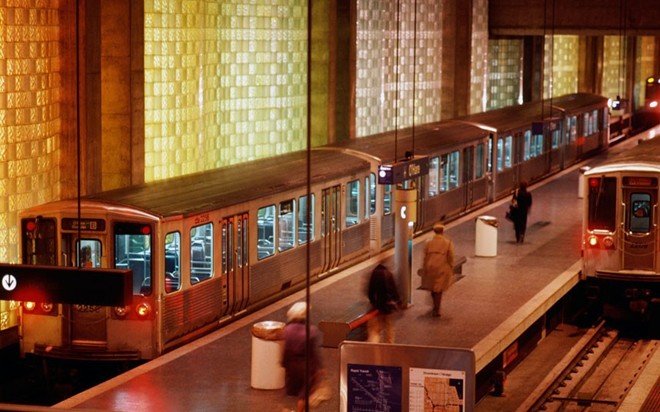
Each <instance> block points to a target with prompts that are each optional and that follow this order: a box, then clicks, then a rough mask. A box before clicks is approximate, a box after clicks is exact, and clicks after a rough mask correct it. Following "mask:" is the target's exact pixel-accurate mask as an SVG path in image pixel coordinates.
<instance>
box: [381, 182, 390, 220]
mask: <svg viewBox="0 0 660 412" xmlns="http://www.w3.org/2000/svg"><path fill="white" fill-rule="evenodd" d="M390 213H392V185H383V214H384V215H389V214H390Z"/></svg>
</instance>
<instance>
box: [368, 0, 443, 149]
mask: <svg viewBox="0 0 660 412" xmlns="http://www.w3.org/2000/svg"><path fill="white" fill-rule="evenodd" d="M415 3H416V5H417V10H416V13H415ZM441 20H442V8H441V2H438V1H435V0H417V2H415V1H413V0H401V1H382V0H358V1H357V63H356V64H357V80H356V90H355V94H356V119H355V129H356V136H357V137H362V136H367V135H371V134H375V133H380V132H384V131H390V130H395V129H400V128H402V127H406V126H411V125H413V122H414V124H421V123H428V122H432V121H436V120H439V118H440V86H441V85H440V78H441V73H440V70H439V67H440V66H441V53H442V31H441V29H442V28H441V24H440V22H441ZM415 40H416V41H415ZM413 91H414V94H415V96H414V97H415V98H414V99H413ZM413 112H414V113H415V117H414V119H413Z"/></svg>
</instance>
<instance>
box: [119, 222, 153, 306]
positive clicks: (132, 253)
mask: <svg viewBox="0 0 660 412" xmlns="http://www.w3.org/2000/svg"><path fill="white" fill-rule="evenodd" d="M114 231H115V268H117V269H131V270H133V294H135V295H140V294H142V295H150V294H151V290H152V286H151V227H150V226H147V225H143V224H137V223H116V224H115V226H114Z"/></svg>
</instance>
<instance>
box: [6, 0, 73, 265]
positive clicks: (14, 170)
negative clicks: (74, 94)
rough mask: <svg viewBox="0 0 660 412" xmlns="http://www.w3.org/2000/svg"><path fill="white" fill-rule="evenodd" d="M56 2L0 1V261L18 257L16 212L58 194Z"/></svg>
mask: <svg viewBox="0 0 660 412" xmlns="http://www.w3.org/2000/svg"><path fill="white" fill-rule="evenodd" d="M59 24H60V22H59V12H58V2H57V1H47V2H35V1H31V0H23V1H20V0H15V1H12V2H5V1H3V2H0V261H2V262H13V263H16V262H17V261H18V226H19V223H18V218H17V214H18V211H20V210H22V209H25V208H27V207H30V206H33V205H35V204H39V203H44V202H47V201H50V200H53V199H56V198H57V197H58V196H59V193H60V174H59V168H58V166H59V161H58V151H59V148H60V139H61V130H60V110H59V104H60V98H61V91H62V90H61V76H60V64H61V60H60V42H59V41H60V39H59V36H60V31H59Z"/></svg>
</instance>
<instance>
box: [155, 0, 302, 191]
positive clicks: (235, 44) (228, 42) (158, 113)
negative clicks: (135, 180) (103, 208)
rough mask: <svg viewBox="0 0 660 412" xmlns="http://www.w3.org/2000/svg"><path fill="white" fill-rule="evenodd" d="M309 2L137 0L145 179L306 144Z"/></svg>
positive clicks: (300, 147)
mask: <svg viewBox="0 0 660 412" xmlns="http://www.w3.org/2000/svg"><path fill="white" fill-rule="evenodd" d="M306 4H307V2H306V1H304V0H293V1H289V0H276V1H273V0H252V1H245V0H242V1H241V0H224V1H222V2H218V1H217V0H208V1H204V0H198V1H182V0H178V1H176V0H170V1H166V0H162V1H157V2H147V3H145V180H146V181H152V180H160V179H164V178H167V177H171V176H177V175H183V174H189V173H194V172H198V171H202V170H208V169H213V168H217V167H220V166H224V165H229V164H234V163H240V162H244V161H247V160H252V159H256V158H263V157H269V156H273V155H275V154H280V153H286V152H291V151H296V150H302V149H304V148H305V147H306V139H307V130H306V118H307V117H306V116H307V109H306V99H307V97H306V96H307V88H306V87H307V86H306V85H307V6H306Z"/></svg>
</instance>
